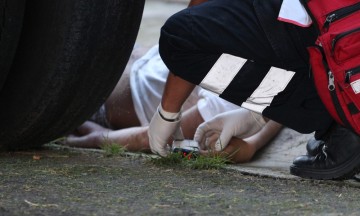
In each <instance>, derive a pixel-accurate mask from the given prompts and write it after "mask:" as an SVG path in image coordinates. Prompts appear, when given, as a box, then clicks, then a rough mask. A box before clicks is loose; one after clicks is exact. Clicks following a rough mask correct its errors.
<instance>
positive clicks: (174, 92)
mask: <svg viewBox="0 0 360 216" xmlns="http://www.w3.org/2000/svg"><path fill="white" fill-rule="evenodd" d="M194 88H195V85H194V84H192V83H190V82H188V81H186V80H184V79H182V78H180V77H178V76H175V75H174V74H173V73H169V75H168V78H167V81H166V84H165V89H164V93H163V97H162V100H161V106H162V108H163V109H164V110H165V111H167V112H172V113H177V112H180V110H181V106H182V105H183V104H184V102H185V100H186V99H187V98H188V97H189V95H190V94H191V92H192V91H193V89H194Z"/></svg>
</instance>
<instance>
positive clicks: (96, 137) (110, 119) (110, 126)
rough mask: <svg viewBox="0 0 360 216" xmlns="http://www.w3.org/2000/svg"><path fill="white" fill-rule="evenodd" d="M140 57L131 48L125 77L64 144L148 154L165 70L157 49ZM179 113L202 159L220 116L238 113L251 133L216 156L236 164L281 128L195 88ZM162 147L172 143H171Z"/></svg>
mask: <svg viewBox="0 0 360 216" xmlns="http://www.w3.org/2000/svg"><path fill="white" fill-rule="evenodd" d="M141 52H142V51H141V48H140V49H134V51H133V54H132V56H131V58H130V62H129V64H128V66H127V67H126V69H125V71H124V74H123V75H122V77H121V79H120V80H119V82H118V84H117V86H116V87H115V89H114V91H113V92H112V94H111V95H110V97H109V98H108V99H107V101H106V102H105V104H104V105H103V106H102V107H101V109H100V110H99V111H98V112H97V113H95V114H94V115H93V117H92V118H91V119H90V120H89V121H86V122H85V123H84V124H82V125H81V126H80V127H78V128H77V129H76V131H74V133H72V134H71V135H69V136H67V137H66V141H65V143H64V144H65V145H68V146H73V147H82V148H100V147H101V146H102V145H105V144H106V143H111V144H118V145H121V146H124V147H125V148H126V149H127V150H128V151H133V152H137V151H142V152H150V146H149V138H148V125H149V122H150V120H151V117H152V116H153V114H154V113H155V112H157V106H158V104H159V103H160V100H161V95H162V92H163V89H164V86H165V80H166V77H167V76H168V73H169V70H168V69H167V68H166V66H165V65H164V63H163V62H162V60H161V58H160V56H159V53H158V46H154V47H152V48H151V49H150V50H149V51H148V52H147V53H146V54H145V55H143V56H142V57H141V58H139V59H137V60H136V61H134V60H135V59H136V58H138V56H139V53H141ZM132 62H134V63H132ZM183 109H184V112H183V115H182V121H181V129H182V132H183V135H184V137H185V138H186V139H193V138H194V135H195V132H196V131H197V135H195V136H196V137H197V141H198V142H199V144H200V147H201V154H203V155H214V154H217V153H215V151H208V150H209V149H212V148H215V144H216V140H217V139H218V137H219V136H220V135H221V132H222V130H221V129H219V128H216V127H214V126H215V125H221V121H222V118H223V116H225V117H226V116H227V113H229V111H230V112H231V111H233V112H240V114H241V115H242V117H241V119H238V120H239V122H241V124H242V125H241V126H242V127H244V128H245V129H249V130H250V129H251V130H250V133H249V135H248V136H246V137H243V138H245V139H240V138H237V137H233V138H232V139H231V140H229V141H227V142H229V145H228V146H227V148H225V149H224V152H222V153H221V155H223V156H231V157H230V158H229V159H230V160H231V161H232V162H235V163H243V162H247V161H249V160H250V159H251V158H252V157H253V155H254V154H255V152H256V151H258V150H259V149H260V148H262V147H263V146H265V144H267V143H268V142H269V141H270V140H271V139H272V138H273V137H274V136H275V135H276V134H277V133H278V131H280V129H281V125H280V124H278V123H276V122H274V121H269V122H267V123H265V121H264V120H263V118H262V116H261V115H256V116H255V117H254V114H253V113H252V112H250V111H248V110H246V109H243V108H240V107H238V106H237V105H234V104H232V103H229V102H226V101H224V100H222V99H221V98H219V97H217V96H216V95H214V94H213V93H211V92H209V91H206V90H204V89H202V88H200V87H199V88H195V89H194V91H193V92H192V93H191V96H190V97H189V99H188V100H187V101H186V102H185V104H184V106H183ZM209 129H211V130H209ZM229 130H231V128H229ZM201 131H204V133H201ZM167 143H172V138H170V139H169V140H168V141H167Z"/></svg>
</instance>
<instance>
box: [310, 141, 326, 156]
mask: <svg viewBox="0 0 360 216" xmlns="http://www.w3.org/2000/svg"><path fill="white" fill-rule="evenodd" d="M324 144H325V142H324V140H317V139H315V137H313V138H311V139H310V140H309V141H308V142H307V144H306V151H307V155H309V156H316V155H317V154H319V153H320V152H321V149H322V147H323V146H324Z"/></svg>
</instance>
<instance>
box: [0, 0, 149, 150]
mask: <svg viewBox="0 0 360 216" xmlns="http://www.w3.org/2000/svg"><path fill="white" fill-rule="evenodd" d="M143 7H144V0H92V1H84V0H61V1H49V0H33V1H31V0H28V1H27V2H26V8H25V14H24V23H23V28H22V33H21V36H20V40H19V44H18V48H17V51H16V54H15V57H14V61H13V64H12V67H11V70H10V73H9V74H8V76H7V78H6V81H5V83H4V85H3V88H2V89H1V92H0V104H1V108H0V140H1V143H0V148H1V149H6V150H18V149H28V148H34V147H39V146H41V145H43V144H44V143H47V142H49V141H51V140H54V139H56V138H58V137H61V136H64V135H65V134H67V133H69V132H70V131H72V130H74V129H75V128H76V127H77V126H78V125H80V124H81V123H82V122H84V121H85V120H86V119H87V118H89V117H90V116H91V114H92V113H94V112H95V111H96V110H97V109H98V108H99V107H100V106H101V104H102V103H104V101H105V99H106V98H107V97H108V96H109V95H110V93H111V90H112V89H113V88H114V87H115V85H116V83H117V81H118V80H119V78H120V76H121V74H122V71H123V70H124V68H125V66H126V63H127V61H128V59H129V56H130V53H131V50H132V48H133V45H134V43H135V39H136V36H137V32H138V29H139V25H140V20H141V16H142V12H143Z"/></svg>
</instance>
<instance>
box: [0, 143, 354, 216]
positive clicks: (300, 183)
mask: <svg viewBox="0 0 360 216" xmlns="http://www.w3.org/2000/svg"><path fill="white" fill-rule="evenodd" d="M359 192H360V190H359V188H357V187H352V186H350V185H348V184H344V183H343V182H341V181H339V182H335V181H309V180H300V179H296V180H294V179H293V180H284V179H274V178H263V177H257V176H251V175H243V174H241V173H240V172H236V171H230V170H226V169H221V170H193V169H189V168H184V167H182V168H181V167H176V166H164V165H155V164H154V163H152V162H151V159H149V158H147V157H137V156H112V157H107V156H105V155H104V154H103V153H101V152H99V153H98V152H86V151H81V152H79V151H75V152H74V151H68V150H54V149H50V150H49V149H45V150H38V151H31V152H17V153H2V154H1V155H0V215H54V216H56V215H314V214H315V215H318V214H319V215H358V214H360V206H359V204H360V196H359Z"/></svg>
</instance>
